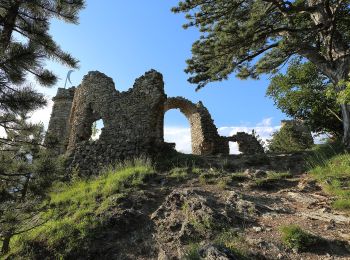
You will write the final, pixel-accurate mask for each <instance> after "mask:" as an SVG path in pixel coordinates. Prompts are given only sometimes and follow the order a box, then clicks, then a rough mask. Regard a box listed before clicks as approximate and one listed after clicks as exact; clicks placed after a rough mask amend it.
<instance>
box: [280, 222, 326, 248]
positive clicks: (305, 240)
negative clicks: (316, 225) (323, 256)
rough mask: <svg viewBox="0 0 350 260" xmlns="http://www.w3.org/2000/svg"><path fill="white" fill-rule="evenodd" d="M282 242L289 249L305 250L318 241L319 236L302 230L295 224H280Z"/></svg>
mask: <svg viewBox="0 0 350 260" xmlns="http://www.w3.org/2000/svg"><path fill="white" fill-rule="evenodd" d="M280 230H281V233H282V242H283V243H284V244H285V246H287V247H288V248H291V249H296V250H298V251H305V250H307V249H310V248H311V247H313V246H314V245H316V244H317V243H318V242H319V240H320V239H319V238H318V237H316V236H314V235H312V234H310V233H308V232H306V231H304V230H303V229H301V228H300V227H299V226H297V225H288V226H282V227H281V228H280Z"/></svg>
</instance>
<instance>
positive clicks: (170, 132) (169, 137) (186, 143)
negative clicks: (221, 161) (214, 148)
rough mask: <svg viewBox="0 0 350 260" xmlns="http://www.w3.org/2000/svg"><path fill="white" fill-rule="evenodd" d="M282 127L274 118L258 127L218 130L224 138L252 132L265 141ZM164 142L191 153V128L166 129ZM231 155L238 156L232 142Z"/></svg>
mask: <svg viewBox="0 0 350 260" xmlns="http://www.w3.org/2000/svg"><path fill="white" fill-rule="evenodd" d="M280 127H281V126H280V125H275V126H274V125H272V118H264V119H263V120H262V121H261V122H259V123H258V124H256V126H247V125H241V126H223V127H219V128H218V132H219V134H220V135H222V136H232V135H234V134H236V133H237V132H246V133H251V132H252V130H255V132H256V133H257V134H258V135H259V136H260V138H261V139H262V140H263V141H266V140H267V139H270V138H271V134H272V133H273V132H275V131H277V130H278V129H280ZM164 140H165V141H166V142H172V143H176V150H177V151H180V152H183V153H191V131H190V128H189V127H167V126H165V127H164ZM230 153H231V154H238V153H239V151H238V145H237V143H233V142H230Z"/></svg>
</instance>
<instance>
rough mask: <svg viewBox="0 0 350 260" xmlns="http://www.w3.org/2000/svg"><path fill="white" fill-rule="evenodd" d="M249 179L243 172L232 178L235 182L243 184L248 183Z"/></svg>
mask: <svg viewBox="0 0 350 260" xmlns="http://www.w3.org/2000/svg"><path fill="white" fill-rule="evenodd" d="M248 179H249V178H248V177H247V175H246V174H244V173H243V172H240V173H234V174H233V175H232V176H231V180H232V181H234V182H243V181H246V180H248Z"/></svg>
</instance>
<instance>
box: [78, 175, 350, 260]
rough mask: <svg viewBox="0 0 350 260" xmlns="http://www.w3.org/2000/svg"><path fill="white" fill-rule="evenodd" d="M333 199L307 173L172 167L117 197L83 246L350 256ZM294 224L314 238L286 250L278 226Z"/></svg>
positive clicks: (349, 233) (176, 254) (194, 255)
mask: <svg viewBox="0 0 350 260" xmlns="http://www.w3.org/2000/svg"><path fill="white" fill-rule="evenodd" d="M332 200H333V199H332V197H330V196H328V195H326V194H325V193H324V192H323V191H322V189H321V187H319V186H318V185H317V183H316V182H314V181H313V180H312V179H311V178H310V177H309V176H308V175H307V174H306V173H299V174H293V175H291V174H287V173H275V172H269V171H264V170H260V169H256V168H255V169H254V168H248V169H246V170H244V171H243V172H241V173H237V172H229V171H223V170H221V171H220V170H214V169H198V168H175V169H173V170H172V171H171V172H164V173H161V174H157V175H156V176H154V177H153V178H150V180H148V182H147V183H145V184H143V185H142V186H141V187H139V189H136V190H135V191H133V192H132V194H131V195H128V196H126V197H122V198H116V205H118V206H117V207H115V208H113V209H111V210H110V211H109V212H108V214H110V217H109V218H108V219H109V223H106V224H107V225H106V227H108V228H106V229H105V231H101V232H99V233H98V237H95V238H93V241H94V243H92V244H93V246H91V244H90V245H89V247H88V248H86V250H87V252H89V253H88V255H89V256H90V257H91V258H92V259H96V257H99V259H101V257H102V255H103V257H102V258H103V259H107V258H109V259H159V260H161V259H162V260H166V259H169V260H170V259H222V260H224V259H350V245H349V241H350V216H349V214H347V213H345V212H336V211H334V210H333V209H332V208H331V203H332ZM291 224H296V225H298V226H300V227H301V229H302V230H304V231H305V232H307V233H309V234H310V235H311V236H313V237H314V238H316V240H315V241H316V242H314V243H313V244H312V245H308V246H305V248H302V249H299V250H298V249H296V248H294V249H293V248H290V247H288V246H287V245H286V244H285V243H284V242H283V239H282V232H281V227H282V226H286V225H287V226H288V225H291ZM101 248H102V249H103V250H101ZM78 258H79V257H78ZM85 259H86V258H85Z"/></svg>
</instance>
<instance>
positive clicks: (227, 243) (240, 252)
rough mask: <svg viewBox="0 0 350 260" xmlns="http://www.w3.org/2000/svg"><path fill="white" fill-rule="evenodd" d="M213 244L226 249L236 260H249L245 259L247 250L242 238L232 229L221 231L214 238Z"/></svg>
mask: <svg viewBox="0 0 350 260" xmlns="http://www.w3.org/2000/svg"><path fill="white" fill-rule="evenodd" d="M214 243H215V244H216V245H219V246H222V247H225V248H227V249H228V250H229V251H230V252H232V253H233V254H234V255H235V256H236V257H237V259H242V260H245V259H247V260H248V259H249V258H247V257H246V255H247V254H248V248H247V246H246V244H245V242H244V240H243V238H242V237H241V236H240V235H239V234H238V233H237V232H236V231H234V230H232V229H224V230H222V231H221V232H220V233H219V234H218V235H217V236H216V238H215V240H214Z"/></svg>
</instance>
